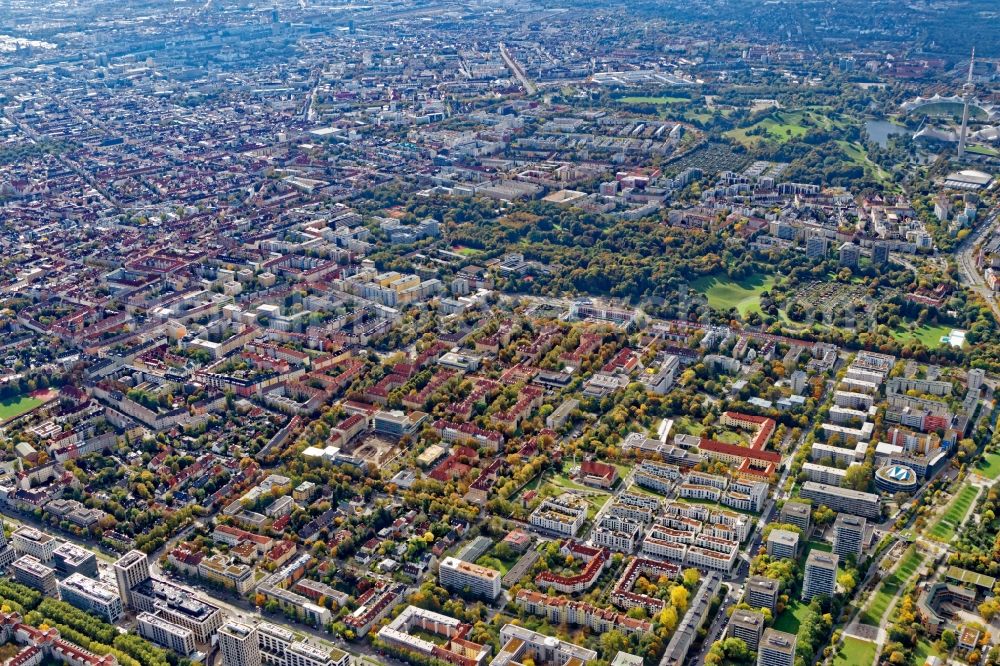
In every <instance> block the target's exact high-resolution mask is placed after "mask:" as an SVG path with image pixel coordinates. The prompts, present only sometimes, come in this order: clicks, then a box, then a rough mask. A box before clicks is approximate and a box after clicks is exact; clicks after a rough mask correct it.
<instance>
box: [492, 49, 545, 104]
mask: <svg viewBox="0 0 1000 666" xmlns="http://www.w3.org/2000/svg"><path fill="white" fill-rule="evenodd" d="M500 57H501V58H503V61H504V63H505V64H506V65H507V68H508V69H510V71H512V72H513V73H514V76H516V77H517V80H518V81H520V82H521V85H522V86H524V91H525V92H526V93H528V94H529V95H534V94H535V91H537V90H538V86H536V85H535V84H534V83H532V82H531V79H529V78H528V75H527V74H525V73H524V70H523V69H522V68H521V65H520V64H518V62H517V61H516V60H514V56H512V55H511V54H510V53H509V52H508V51H507V46H506V45H505V44H504V43H503V42H500Z"/></svg>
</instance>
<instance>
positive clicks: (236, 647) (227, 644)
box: [219, 621, 261, 666]
mask: <svg viewBox="0 0 1000 666" xmlns="http://www.w3.org/2000/svg"><path fill="white" fill-rule="evenodd" d="M219 649H220V650H221V651H222V663H223V664H224V665H225V666H260V661H261V656H260V641H259V639H258V637H257V629H255V628H254V627H250V626H247V625H245V624H240V623H239V622H232V621H230V622H227V623H225V624H224V625H222V627H220V628H219Z"/></svg>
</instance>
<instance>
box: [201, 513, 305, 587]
mask: <svg viewBox="0 0 1000 666" xmlns="http://www.w3.org/2000/svg"><path fill="white" fill-rule="evenodd" d="M286 499H291V498H286ZM253 572H254V570H253V568H252V567H249V566H247V565H245V564H230V563H229V562H227V561H226V558H225V557H223V556H221V555H214V556H212V557H206V558H204V559H203V560H202V561H201V562H199V563H198V575H199V576H201V577H202V578H205V579H207V580H212V581H215V582H217V583H221V584H222V585H224V586H226V587H229V588H232V589H234V590H236V592H237V593H238V594H246V593H247V592H249V591H250V589H251V588H252V587H253V584H254V578H253Z"/></svg>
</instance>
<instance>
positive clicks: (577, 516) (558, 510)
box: [529, 495, 587, 537]
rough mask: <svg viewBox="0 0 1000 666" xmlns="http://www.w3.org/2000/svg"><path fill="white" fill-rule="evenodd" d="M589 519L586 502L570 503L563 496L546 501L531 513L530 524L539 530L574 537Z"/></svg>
mask: <svg viewBox="0 0 1000 666" xmlns="http://www.w3.org/2000/svg"><path fill="white" fill-rule="evenodd" d="M586 518H587V502H586V501H584V500H579V501H575V498H574V501H570V500H569V499H567V496H565V495H561V496H559V497H557V498H555V499H546V500H544V501H543V502H542V503H541V504H540V505H539V506H538V508H537V509H535V510H534V511H533V512H532V513H531V517H530V519H529V522H530V523H531V524H532V525H533V526H534V527H537V528H540V529H542V530H546V531H548V532H552V533H554V534H559V535H562V536H569V537H574V536H576V533H577V532H579V531H580V528H581V527H582V526H583V523H584V520H586Z"/></svg>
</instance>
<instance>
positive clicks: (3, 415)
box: [0, 395, 45, 423]
mask: <svg viewBox="0 0 1000 666" xmlns="http://www.w3.org/2000/svg"><path fill="white" fill-rule="evenodd" d="M44 402H45V401H44V400H41V399H39V398H35V397H33V396H30V395H20V396H17V397H15V398H7V399H6V400H3V401H0V423H3V422H5V421H8V420H10V419H13V418H17V417H18V416H20V415H21V414H24V413H26V412H30V411H31V410H32V409H34V408H35V407H38V406H39V405H41V404H43V403H44Z"/></svg>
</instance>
